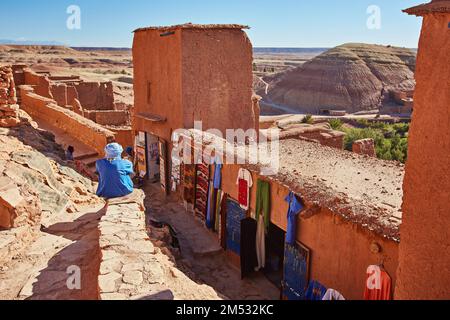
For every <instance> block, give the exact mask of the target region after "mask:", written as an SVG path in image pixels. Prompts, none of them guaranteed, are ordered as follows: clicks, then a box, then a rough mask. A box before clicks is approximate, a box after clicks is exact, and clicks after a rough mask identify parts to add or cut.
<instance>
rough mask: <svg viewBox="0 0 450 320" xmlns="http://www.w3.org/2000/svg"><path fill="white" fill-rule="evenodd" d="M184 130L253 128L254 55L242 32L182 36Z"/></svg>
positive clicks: (194, 32)
mask: <svg viewBox="0 0 450 320" xmlns="http://www.w3.org/2000/svg"><path fill="white" fill-rule="evenodd" d="M181 41H182V48H183V50H182V60H183V66H182V68H183V73H182V76H183V79H182V86H183V92H182V99H183V110H184V126H185V127H187V128H192V127H193V125H194V121H195V120H202V121H203V130H206V129H210V128H214V129H219V130H220V131H222V133H224V132H225V130H226V129H238V128H239V129H244V130H247V129H249V128H254V127H255V123H257V121H256V122H255V118H254V117H255V112H254V111H253V104H252V93H253V90H252V85H253V73H252V63H253V56H252V55H253V52H252V45H251V42H250V40H249V38H248V37H247V35H246V33H245V32H244V31H242V30H239V29H226V30H196V29H187V30H183V32H182V38H181Z"/></svg>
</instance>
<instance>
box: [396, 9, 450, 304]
mask: <svg viewBox="0 0 450 320" xmlns="http://www.w3.org/2000/svg"><path fill="white" fill-rule="evenodd" d="M433 4H434V2H433ZM442 6H443V7H445V6H446V2H445V1H444V2H443V5H442ZM447 8H448V9H447V13H446V14H444V13H434V14H431V13H430V14H426V15H425V17H424V20H423V27H422V34H421V37H420V43H419V52H418V57H417V68H416V81H417V86H416V92H415V95H414V117H413V121H412V124H411V129H410V133H409V151H408V162H407V165H406V176H405V181H404V204H403V212H404V213H403V224H402V226H401V237H402V242H401V244H400V257H399V260H400V266H399V269H398V282H397V287H396V298H397V299H449V293H450V290H449V288H450V276H449V275H450V246H449V239H450V210H449V199H450V170H449V168H450V111H449V106H450V90H449V88H450V56H449V54H448V53H449V52H450V29H449V27H448V23H449V21H450V13H449V12H450V6H449V5H448V4H447Z"/></svg>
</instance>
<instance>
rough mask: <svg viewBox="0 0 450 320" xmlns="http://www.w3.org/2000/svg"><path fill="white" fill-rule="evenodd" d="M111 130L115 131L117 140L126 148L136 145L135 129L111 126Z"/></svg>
mask: <svg viewBox="0 0 450 320" xmlns="http://www.w3.org/2000/svg"><path fill="white" fill-rule="evenodd" d="M109 130H110V131H112V132H114V136H115V141H116V142H117V143H118V144H120V145H121V146H122V147H123V148H124V149H125V148H126V147H132V146H134V131H133V130H132V129H131V128H129V129H125V128H124V129H114V128H110V129H109Z"/></svg>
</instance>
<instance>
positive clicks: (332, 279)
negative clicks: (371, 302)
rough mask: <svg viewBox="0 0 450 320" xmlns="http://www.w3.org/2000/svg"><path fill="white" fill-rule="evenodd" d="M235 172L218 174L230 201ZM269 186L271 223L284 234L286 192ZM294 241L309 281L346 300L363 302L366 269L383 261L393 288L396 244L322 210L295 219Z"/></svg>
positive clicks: (225, 170)
mask: <svg viewBox="0 0 450 320" xmlns="http://www.w3.org/2000/svg"><path fill="white" fill-rule="evenodd" d="M238 171H239V166H238V165H225V166H224V168H223V170H222V173H223V180H222V183H223V184H222V188H223V189H224V190H225V192H227V193H228V194H230V196H231V197H232V198H233V199H237V197H238V189H237V185H236V179H237V175H238ZM252 176H253V181H254V186H253V188H252V189H251V195H250V202H251V206H250V207H251V210H253V211H254V209H255V200H256V190H257V187H256V183H257V178H258V177H257V175H256V174H255V173H253V174H252ZM270 185H271V198H270V201H271V221H272V223H274V224H275V225H277V226H278V227H280V228H281V229H283V230H284V231H286V230H287V210H288V204H287V203H286V202H285V201H284V199H285V197H286V196H287V195H288V193H289V190H288V189H287V188H286V187H284V186H282V185H280V184H278V183H277V182H275V181H271V182H270ZM311 200H313V199H311ZM297 240H298V241H300V242H301V243H302V244H303V245H305V246H306V247H308V248H309V249H310V250H311V263H310V279H313V280H318V281H320V282H321V283H322V284H323V285H325V286H326V287H328V288H333V289H336V290H338V291H339V292H341V293H342V294H343V295H344V296H345V298H346V299H348V300H362V299H363V294H364V289H365V285H366V280H367V276H366V270H367V267H368V266H369V265H373V264H375V265H378V264H380V263H381V262H382V261H384V267H385V269H386V271H387V272H388V274H389V275H390V276H391V278H392V280H393V287H394V285H395V281H396V269H397V265H398V243H396V242H394V241H390V240H386V239H384V238H382V237H380V236H378V235H376V234H374V233H371V232H369V231H368V230H365V229H362V227H360V226H358V225H355V224H353V223H350V222H346V221H344V220H343V219H342V218H341V217H340V216H336V215H334V214H333V213H332V212H330V211H329V210H328V209H325V208H322V209H321V211H320V212H319V213H318V214H317V215H315V216H313V217H311V218H309V219H303V218H302V219H298V223H297ZM373 243H377V244H378V245H379V246H380V247H381V252H380V253H378V254H375V253H372V252H371V245H372V244H373Z"/></svg>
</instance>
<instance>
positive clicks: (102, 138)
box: [20, 86, 114, 154]
mask: <svg viewBox="0 0 450 320" xmlns="http://www.w3.org/2000/svg"><path fill="white" fill-rule="evenodd" d="M20 90H21V96H22V109H23V110H25V111H26V112H27V113H28V114H29V115H30V116H32V117H33V118H35V119H38V120H39V119H41V120H44V121H49V120H50V122H51V124H52V125H54V126H56V127H58V128H60V129H62V130H64V131H66V132H67V133H69V134H70V135H71V136H73V137H74V138H76V139H78V140H80V141H81V142H83V143H84V144H86V145H88V146H90V147H92V148H94V149H95V150H96V151H97V152H98V153H99V154H103V152H104V147H105V145H106V144H108V143H109V142H110V141H112V140H114V133H113V132H112V131H110V130H107V129H105V128H103V127H102V126H101V125H98V124H97V123H95V122H93V121H90V120H88V119H86V118H84V117H82V116H80V115H79V114H76V113H75V112H72V111H70V110H67V109H65V108H62V107H60V106H58V105H57V104H56V102H55V101H54V100H51V99H48V98H44V97H41V96H39V95H37V94H35V93H34V92H33V88H31V87H30V86H21V87H20Z"/></svg>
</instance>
